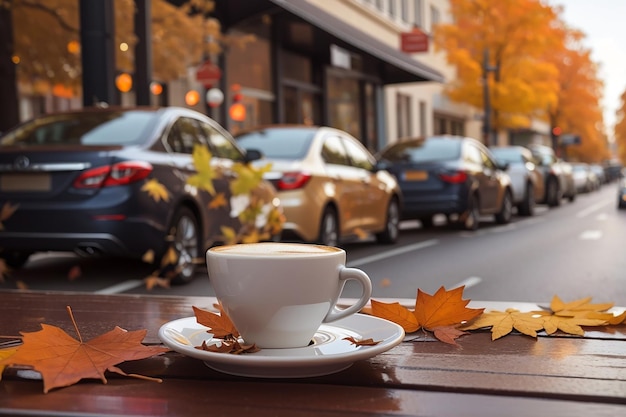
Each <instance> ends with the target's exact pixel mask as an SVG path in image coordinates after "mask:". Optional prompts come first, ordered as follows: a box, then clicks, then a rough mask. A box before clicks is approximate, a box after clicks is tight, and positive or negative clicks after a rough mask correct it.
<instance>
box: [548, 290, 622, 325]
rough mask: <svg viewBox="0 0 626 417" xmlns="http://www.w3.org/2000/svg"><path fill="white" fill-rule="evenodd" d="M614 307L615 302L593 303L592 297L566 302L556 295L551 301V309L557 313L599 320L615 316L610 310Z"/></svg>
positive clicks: (607, 319)
mask: <svg viewBox="0 0 626 417" xmlns="http://www.w3.org/2000/svg"><path fill="white" fill-rule="evenodd" d="M612 307H613V303H601V304H591V297H587V298H581V299H579V300H574V301H570V302H568V303H566V302H563V301H562V300H561V299H560V298H559V297H558V296H556V295H555V296H554V297H552V301H551V302H550V310H552V312H553V313H554V314H555V315H559V316H566V317H584V318H589V319H599V320H602V319H604V320H606V321H609V320H610V319H612V318H613V314H612V313H609V312H608V310H609V309H610V308H612Z"/></svg>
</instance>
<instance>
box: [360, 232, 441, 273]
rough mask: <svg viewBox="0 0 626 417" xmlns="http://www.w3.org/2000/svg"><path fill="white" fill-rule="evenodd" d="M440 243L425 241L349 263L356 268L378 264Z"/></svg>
mask: <svg viewBox="0 0 626 417" xmlns="http://www.w3.org/2000/svg"><path fill="white" fill-rule="evenodd" d="M438 243H439V240H438V239H430V240H425V241H423V242H419V243H415V244H413V245H408V246H403V247H401V248H398V249H393V250H389V251H385V252H381V253H379V254H376V255H372V256H366V257H364V258H360V259H355V260H354V261H351V262H348V264H349V265H348V266H350V267H356V266H361V265H365V264H369V263H372V262H376V261H380V260H383V259H387V258H391V257H393V256H398V255H402V254H403V253H407V252H412V251H414V250H419V249H424V248H427V247H429V246H433V245H436V244H438Z"/></svg>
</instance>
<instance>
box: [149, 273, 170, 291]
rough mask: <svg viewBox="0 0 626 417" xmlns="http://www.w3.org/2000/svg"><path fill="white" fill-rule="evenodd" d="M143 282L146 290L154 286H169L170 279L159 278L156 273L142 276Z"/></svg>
mask: <svg viewBox="0 0 626 417" xmlns="http://www.w3.org/2000/svg"><path fill="white" fill-rule="evenodd" d="M143 281H144V283H145V284H146V289H147V290H148V291H150V290H152V289H153V288H154V287H161V288H169V287H170V280H169V279H167V278H161V277H159V276H156V275H154V274H153V275H150V276H149V277H146V278H144V280H143Z"/></svg>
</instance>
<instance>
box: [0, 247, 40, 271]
mask: <svg viewBox="0 0 626 417" xmlns="http://www.w3.org/2000/svg"><path fill="white" fill-rule="evenodd" d="M30 255H32V252H21V251H17V250H6V251H2V252H0V258H2V259H4V263H5V264H6V266H8V267H9V268H21V267H22V266H24V264H25V263H26V262H28V258H29V257H30Z"/></svg>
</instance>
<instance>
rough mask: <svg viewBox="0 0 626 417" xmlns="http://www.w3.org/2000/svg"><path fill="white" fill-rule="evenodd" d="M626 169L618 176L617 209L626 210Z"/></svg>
mask: <svg viewBox="0 0 626 417" xmlns="http://www.w3.org/2000/svg"><path fill="white" fill-rule="evenodd" d="M625 170H626V169H623V170H622V171H621V174H619V175H618V180H617V181H618V183H617V208H619V209H626V172H624V171H625Z"/></svg>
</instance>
